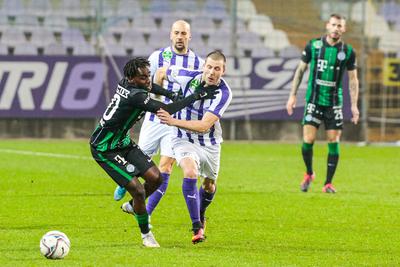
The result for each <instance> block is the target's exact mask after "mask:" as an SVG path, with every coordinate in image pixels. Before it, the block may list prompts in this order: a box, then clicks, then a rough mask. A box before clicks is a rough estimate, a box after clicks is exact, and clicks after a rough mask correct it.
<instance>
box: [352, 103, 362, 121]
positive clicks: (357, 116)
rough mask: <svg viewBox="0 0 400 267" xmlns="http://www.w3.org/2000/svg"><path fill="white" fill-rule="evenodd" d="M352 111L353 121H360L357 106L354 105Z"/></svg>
mask: <svg viewBox="0 0 400 267" xmlns="http://www.w3.org/2000/svg"><path fill="white" fill-rule="evenodd" d="M351 113H352V114H353V117H352V118H351V121H352V122H353V123H354V124H357V123H358V119H359V118H360V112H359V111H358V108H357V106H352V107H351Z"/></svg>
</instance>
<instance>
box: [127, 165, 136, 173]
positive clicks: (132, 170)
mask: <svg viewBox="0 0 400 267" xmlns="http://www.w3.org/2000/svg"><path fill="white" fill-rule="evenodd" d="M126 171H127V172H134V171H135V166H133V165H132V164H128V165H127V166H126Z"/></svg>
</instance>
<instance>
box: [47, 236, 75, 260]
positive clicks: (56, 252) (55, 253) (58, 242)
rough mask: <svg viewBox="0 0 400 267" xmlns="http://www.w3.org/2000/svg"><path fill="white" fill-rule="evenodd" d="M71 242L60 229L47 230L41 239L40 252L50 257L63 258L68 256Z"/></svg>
mask: <svg viewBox="0 0 400 267" xmlns="http://www.w3.org/2000/svg"><path fill="white" fill-rule="evenodd" d="M70 246H71V243H70V241H69V239H68V237H67V235H66V234H64V233H62V232H60V231H50V232H47V233H46V234H45V235H44V236H43V237H42V239H41V240H40V253H42V255H43V256H45V257H46V258H48V259H53V260H54V259H62V258H64V257H65V256H67V254H68V252H69V247H70Z"/></svg>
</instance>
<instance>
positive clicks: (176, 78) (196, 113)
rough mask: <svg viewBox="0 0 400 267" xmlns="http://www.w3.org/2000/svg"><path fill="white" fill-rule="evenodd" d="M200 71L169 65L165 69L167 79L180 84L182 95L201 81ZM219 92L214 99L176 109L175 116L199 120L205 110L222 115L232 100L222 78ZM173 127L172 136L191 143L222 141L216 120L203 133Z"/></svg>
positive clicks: (208, 144)
mask: <svg viewBox="0 0 400 267" xmlns="http://www.w3.org/2000/svg"><path fill="white" fill-rule="evenodd" d="M202 74H203V72H202V71H196V70H188V69H184V68H179V67H176V66H171V67H169V68H168V69H167V79H168V80H169V81H172V82H175V83H178V84H180V86H181V88H182V90H183V94H184V96H185V97H186V96H188V95H191V94H192V93H193V92H194V90H195V89H196V88H197V87H198V86H199V85H200V83H201V76H202ZM218 88H219V89H218V90H219V93H218V94H217V95H216V98H215V99H205V100H204V99H203V100H198V101H196V102H194V103H193V104H191V105H190V106H187V107H186V108H184V109H182V110H180V111H178V113H177V116H176V118H178V119H182V120H201V119H202V118H203V116H204V114H205V113H206V112H211V113H213V114H214V115H216V116H218V117H219V118H221V117H222V115H223V114H224V112H225V110H226V109H227V107H228V106H229V104H230V102H231V100H232V91H231V89H230V88H229V85H228V84H227V83H226V81H225V80H224V79H222V78H221V82H220V84H219V86H218ZM174 128H175V134H174V135H173V136H176V137H179V138H182V139H186V140H188V141H189V142H191V143H197V144H199V145H201V146H212V145H215V144H219V143H222V141H223V139H222V128H221V124H220V121H219V120H218V121H217V122H216V123H215V124H214V125H213V126H212V127H211V128H210V130H209V131H208V132H207V133H205V134H199V133H195V132H192V131H189V130H184V129H180V128H177V127H174Z"/></svg>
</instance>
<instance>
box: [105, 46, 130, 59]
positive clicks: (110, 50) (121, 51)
mask: <svg viewBox="0 0 400 267" xmlns="http://www.w3.org/2000/svg"><path fill="white" fill-rule="evenodd" d="M103 49H104V52H105V53H106V54H107V55H113V56H126V55H127V53H126V50H125V48H124V47H122V46H121V45H119V44H107V45H106V46H105V47H103Z"/></svg>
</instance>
